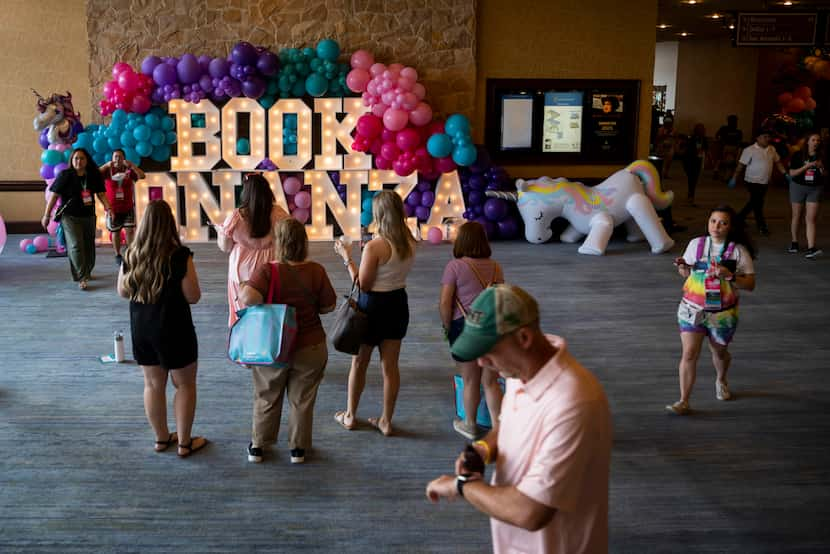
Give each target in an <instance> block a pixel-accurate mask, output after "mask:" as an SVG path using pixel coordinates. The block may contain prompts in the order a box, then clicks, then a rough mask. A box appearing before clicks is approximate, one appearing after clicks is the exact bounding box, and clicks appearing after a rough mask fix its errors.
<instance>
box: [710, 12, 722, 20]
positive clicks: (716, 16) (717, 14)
mask: <svg viewBox="0 0 830 554" xmlns="http://www.w3.org/2000/svg"><path fill="white" fill-rule="evenodd" d="M706 17H707V18H708V19H720V18H722V17H723V16H722V15H721V14H719V13H713V14H711V15H707V16H706Z"/></svg>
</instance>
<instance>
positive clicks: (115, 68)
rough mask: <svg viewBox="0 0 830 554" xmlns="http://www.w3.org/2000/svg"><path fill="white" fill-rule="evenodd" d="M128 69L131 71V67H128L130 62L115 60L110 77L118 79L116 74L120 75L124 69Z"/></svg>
mask: <svg viewBox="0 0 830 554" xmlns="http://www.w3.org/2000/svg"><path fill="white" fill-rule="evenodd" d="M127 70H130V71H132V70H133V68H132V67H130V64H128V63H126V62H117V63H116V64H115V65H113V66H112V78H113V79H118V76H119V75H121V73H123V72H124V71H127Z"/></svg>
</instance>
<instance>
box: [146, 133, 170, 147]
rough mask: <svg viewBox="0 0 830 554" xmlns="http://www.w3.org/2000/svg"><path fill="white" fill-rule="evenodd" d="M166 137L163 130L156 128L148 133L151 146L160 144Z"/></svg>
mask: <svg viewBox="0 0 830 554" xmlns="http://www.w3.org/2000/svg"><path fill="white" fill-rule="evenodd" d="M166 138H167V137H166V136H165V135H164V131H161V130H159V129H156V130H155V131H153V132H152V133H151V134H150V144H152V145H153V146H161V145H162V144H164V141H165V139H166Z"/></svg>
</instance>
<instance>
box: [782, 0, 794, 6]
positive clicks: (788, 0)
mask: <svg viewBox="0 0 830 554" xmlns="http://www.w3.org/2000/svg"><path fill="white" fill-rule="evenodd" d="M781 5H782V6H792V5H793V2H791V1H790V0H786V1H784V2H781Z"/></svg>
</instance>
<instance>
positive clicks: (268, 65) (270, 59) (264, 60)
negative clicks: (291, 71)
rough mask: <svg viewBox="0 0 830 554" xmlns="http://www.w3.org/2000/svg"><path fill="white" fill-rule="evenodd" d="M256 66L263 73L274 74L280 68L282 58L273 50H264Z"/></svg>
mask: <svg viewBox="0 0 830 554" xmlns="http://www.w3.org/2000/svg"><path fill="white" fill-rule="evenodd" d="M256 67H257V69H259V72H260V73H262V74H263V75H267V76H270V75H274V74H275V73H276V72H277V71H278V70H279V68H280V59H279V58H278V57H277V55H276V54H274V53H273V52H263V53H262V54H260V55H259V59H258V60H257V62H256Z"/></svg>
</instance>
